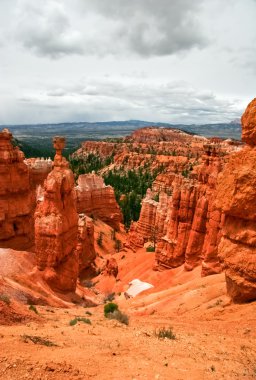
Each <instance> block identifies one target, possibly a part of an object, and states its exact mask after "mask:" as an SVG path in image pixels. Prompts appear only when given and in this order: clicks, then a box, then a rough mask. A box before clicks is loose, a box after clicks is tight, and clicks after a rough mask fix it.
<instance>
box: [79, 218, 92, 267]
mask: <svg viewBox="0 0 256 380" xmlns="http://www.w3.org/2000/svg"><path fill="white" fill-rule="evenodd" d="M76 250H77V253H78V258H79V273H81V272H82V271H83V270H85V269H89V268H91V267H92V266H93V263H94V260H95V258H96V252H95V248H94V225H93V220H92V219H91V218H89V217H88V216H86V215H84V214H80V215H79V220H78V242H77V247H76Z"/></svg>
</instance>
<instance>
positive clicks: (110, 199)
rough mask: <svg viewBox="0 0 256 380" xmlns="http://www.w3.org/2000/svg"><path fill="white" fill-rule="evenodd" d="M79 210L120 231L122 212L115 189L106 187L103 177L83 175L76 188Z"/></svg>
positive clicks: (79, 178)
mask: <svg viewBox="0 0 256 380" xmlns="http://www.w3.org/2000/svg"><path fill="white" fill-rule="evenodd" d="M76 194H77V210H78V212H79V213H85V214H87V215H89V216H91V215H92V216H95V217H98V218H99V219H101V220H102V221H103V222H105V223H107V224H109V225H110V226H111V227H113V228H114V229H115V230H117V231H118V230H119V229H120V223H121V222H122V219H123V217H122V212H121V210H120V207H119V205H118V203H117V201H116V198H115V193H114V189H113V187H111V186H106V185H105V184H104V181H103V179H102V177H100V176H97V175H95V174H82V175H80V176H79V177H78V185H77V186H76Z"/></svg>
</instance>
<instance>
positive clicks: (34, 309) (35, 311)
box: [28, 305, 38, 314]
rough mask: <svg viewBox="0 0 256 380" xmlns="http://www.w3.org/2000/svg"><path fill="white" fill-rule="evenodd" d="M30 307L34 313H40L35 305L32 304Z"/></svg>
mask: <svg viewBox="0 0 256 380" xmlns="http://www.w3.org/2000/svg"><path fill="white" fill-rule="evenodd" d="M28 309H29V310H31V311H33V312H34V313H36V314H38V310H37V308H36V307H35V306H34V305H30V306H29V308H28Z"/></svg>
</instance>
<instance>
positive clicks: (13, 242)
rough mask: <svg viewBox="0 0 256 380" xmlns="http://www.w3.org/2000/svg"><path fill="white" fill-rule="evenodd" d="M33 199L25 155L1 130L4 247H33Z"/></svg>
mask: <svg viewBox="0 0 256 380" xmlns="http://www.w3.org/2000/svg"><path fill="white" fill-rule="evenodd" d="M32 198H33V194H32V192H31V189H30V175H29V169H28V167H27V165H25V163H24V154H23V152H22V151H21V150H20V149H19V148H18V147H14V146H13V144H12V134H11V133H10V132H9V131H8V130H7V129H4V130H3V131H2V132H0V247H2V248H13V249H17V250H27V249H30V248H31V247H32V246H33V244H34V239H33V235H34V234H33V230H34V224H33V211H32V208H33V202H32Z"/></svg>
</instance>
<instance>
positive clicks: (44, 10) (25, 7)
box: [16, 0, 83, 58]
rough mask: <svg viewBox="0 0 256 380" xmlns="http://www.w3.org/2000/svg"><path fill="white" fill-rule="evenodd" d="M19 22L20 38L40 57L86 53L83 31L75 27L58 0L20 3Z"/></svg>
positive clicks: (23, 0) (21, 0)
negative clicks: (83, 46) (82, 37)
mask: <svg viewBox="0 0 256 380" xmlns="http://www.w3.org/2000/svg"><path fill="white" fill-rule="evenodd" d="M17 19H18V22H17V27H16V33H17V38H18V39H19V40H20V41H21V43H22V44H23V46H24V47H26V48H29V49H31V50H33V51H34V52H35V53H37V54H38V55H42V56H44V55H45V56H50V57H51V58H59V57H61V56H63V55H69V54H82V53H83V49H82V39H81V35H80V32H79V31H77V30H76V29H75V28H74V27H72V26H71V24H70V21H69V18H68V14H67V12H66V9H65V8H64V7H63V5H62V4H61V3H60V2H59V1H58V0H52V1H49V0H37V1H35V2H31V1H29V0H20V1H19V4H18V8H17Z"/></svg>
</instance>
